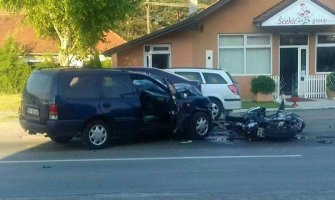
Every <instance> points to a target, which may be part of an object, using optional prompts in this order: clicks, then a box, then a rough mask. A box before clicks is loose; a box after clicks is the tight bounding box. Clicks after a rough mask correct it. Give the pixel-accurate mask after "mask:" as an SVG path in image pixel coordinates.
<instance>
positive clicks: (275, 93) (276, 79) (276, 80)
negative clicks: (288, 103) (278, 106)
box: [271, 76, 280, 99]
mask: <svg viewBox="0 0 335 200" xmlns="http://www.w3.org/2000/svg"><path fill="white" fill-rule="evenodd" d="M271 78H272V79H273V80H274V81H275V83H276V91H275V92H274V93H273V98H274V99H277V98H278V97H279V95H280V79H279V76H271Z"/></svg>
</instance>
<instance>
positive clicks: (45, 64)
mask: <svg viewBox="0 0 335 200" xmlns="http://www.w3.org/2000/svg"><path fill="white" fill-rule="evenodd" d="M58 67H60V65H59V64H58V63H54V62H49V61H47V62H40V63H36V64H35V65H34V69H44V68H48V69H53V68H58Z"/></svg>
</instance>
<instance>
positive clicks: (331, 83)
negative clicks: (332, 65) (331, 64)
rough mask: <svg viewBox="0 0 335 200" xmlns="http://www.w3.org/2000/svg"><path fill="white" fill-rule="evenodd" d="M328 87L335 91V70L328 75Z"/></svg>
mask: <svg viewBox="0 0 335 200" xmlns="http://www.w3.org/2000/svg"><path fill="white" fill-rule="evenodd" d="M327 87H328V88H329V89H331V90H333V91H335V72H332V73H330V74H329V75H328V76H327Z"/></svg>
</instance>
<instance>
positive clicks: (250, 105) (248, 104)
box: [242, 101, 280, 109]
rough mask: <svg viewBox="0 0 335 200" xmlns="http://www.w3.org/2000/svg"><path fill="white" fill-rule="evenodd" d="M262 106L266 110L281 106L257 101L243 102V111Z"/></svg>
mask: <svg viewBox="0 0 335 200" xmlns="http://www.w3.org/2000/svg"><path fill="white" fill-rule="evenodd" d="M258 106H262V107H265V108H279V106H280V104H279V103H277V102H274V101H273V102H262V103H261V102H255V101H242V109H249V108H253V107H258Z"/></svg>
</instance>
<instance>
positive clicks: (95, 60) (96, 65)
mask: <svg viewBox="0 0 335 200" xmlns="http://www.w3.org/2000/svg"><path fill="white" fill-rule="evenodd" d="M83 68H90V69H101V68H102V64H101V61H100V59H99V53H98V52H95V53H94V55H93V57H92V58H91V59H90V60H89V61H87V62H84V65H83Z"/></svg>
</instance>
